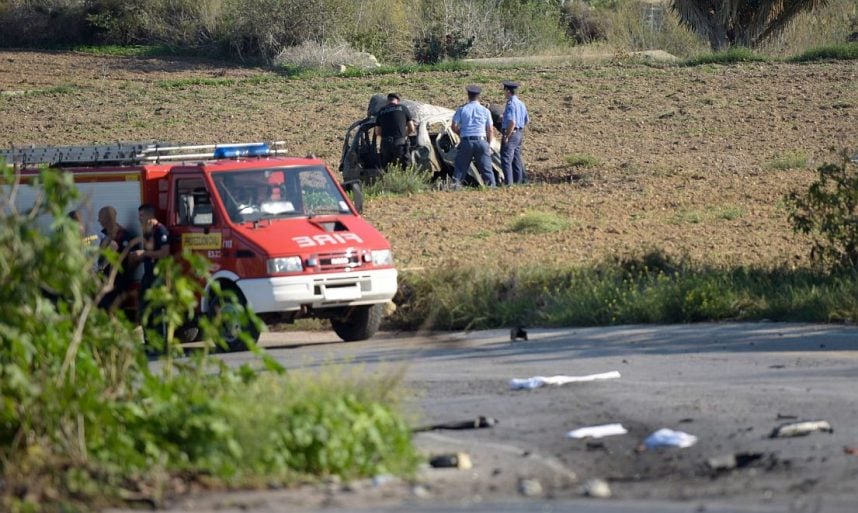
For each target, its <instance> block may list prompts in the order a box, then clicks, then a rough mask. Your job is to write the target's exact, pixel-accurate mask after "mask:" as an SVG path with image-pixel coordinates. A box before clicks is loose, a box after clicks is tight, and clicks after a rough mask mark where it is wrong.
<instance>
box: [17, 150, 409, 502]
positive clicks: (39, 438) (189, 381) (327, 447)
mask: <svg viewBox="0 0 858 513" xmlns="http://www.w3.org/2000/svg"><path fill="white" fill-rule="evenodd" d="M0 169H2V170H3V175H2V180H0V182H2V184H4V185H3V186H2V187H3V188H2V189H0V192H2V194H0V210H2V211H4V212H7V213H8V214H7V215H4V216H2V217H0V396H2V397H3V402H2V404H0V509H2V510H3V511H34V512H35V511H42V510H43V511H57V510H63V511H71V510H76V509H89V508H95V507H100V506H102V505H104V504H105V503H116V502H119V501H121V498H122V497H138V498H143V499H145V500H149V501H152V502H155V503H156V504H157V503H158V502H159V501H160V500H161V498H162V497H163V494H164V493H165V492H166V491H167V487H168V486H169V485H170V483H171V482H173V483H175V481H176V479H196V478H197V477H198V476H206V480H207V482H210V483H211V482H215V483H217V482H221V483H227V484H234V485H240V484H242V483H247V482H256V481H266V482H280V483H283V482H288V481H289V480H291V479H295V478H296V477H300V476H301V475H303V474H307V473H312V474H318V475H330V474H337V475H341V476H343V477H355V476H364V475H370V474H374V473H378V472H397V473H408V472H410V471H412V470H413V468H414V465H415V464H416V456H415V453H414V450H413V448H412V447H411V444H410V438H409V437H410V432H409V430H408V428H407V426H406V425H405V424H404V422H403V421H402V420H401V418H400V417H399V416H398V414H397V412H396V409H395V406H396V403H395V400H394V399H395V398H394V397H393V395H392V392H391V390H394V389H395V385H396V379H389V378H387V379H383V380H381V381H379V380H377V379H373V378H363V379H360V380H359V379H344V378H343V376H342V373H341V372H337V373H336V374H335V377H334V376H332V377H329V378H326V379H322V380H321V382H320V383H313V382H312V381H311V380H309V379H306V378H305V379H293V378H292V377H290V376H287V375H285V373H284V372H283V369H282V368H281V366H280V365H279V364H277V363H276V362H275V361H274V360H272V359H271V358H270V357H268V356H266V355H265V354H264V353H262V352H261V351H260V350H259V349H258V348H257V347H256V346H255V345H253V344H252V341H249V340H247V342H248V345H249V346H250V347H251V349H252V350H253V351H254V352H255V353H256V355H257V362H254V364H253V366H252V367H251V365H249V364H248V365H244V366H242V367H240V368H238V369H232V368H230V367H228V366H227V365H226V364H224V363H222V362H221V361H219V360H217V359H213V358H210V357H209V352H210V350H211V349H213V347H214V346H213V344H222V343H223V341H222V340H221V339H220V337H219V333H220V331H221V326H222V324H223V322H230V319H222V318H220V317H219V316H216V317H214V318H211V319H208V318H202V319H200V327H201V328H202V330H203V332H204V334H205V337H204V339H205V340H207V341H210V343H207V344H205V346H204V348H203V349H202V350H199V351H196V352H194V353H193V354H191V355H190V357H189V358H187V359H183V360H179V359H177V358H176V357H177V356H179V355H180V353H181V350H180V348H179V347H178V346H177V344H176V339H175V334H176V333H177V330H178V329H179V328H180V327H181V326H182V325H183V324H185V323H186V322H187V320H188V318H189V316H191V315H192V312H194V310H195V306H196V301H197V298H198V297H199V294H200V293H201V287H202V285H203V284H205V283H206V282H207V281H208V280H209V279H210V277H209V275H208V273H207V269H208V264H207V262H206V261H205V260H203V259H202V258H195V257H194V256H193V255H191V254H189V253H188V254H185V255H183V259H184V260H185V263H187V264H188V265H189V266H190V267H191V269H192V270H193V274H186V273H183V272H181V271H180V270H181V268H182V267H183V266H182V265H180V263H179V262H178V261H176V260H174V259H162V261H161V262H159V265H158V267H157V273H158V275H159V276H160V277H161V279H162V280H163V285H162V286H159V287H154V288H152V289H150V290H149V294H148V295H147V299H148V301H149V303H150V304H152V305H153V306H155V307H162V308H164V311H165V314H164V317H163V320H164V321H165V323H166V325H167V327H168V329H167V330H166V338H165V339H164V340H161V342H162V344H163V346H162V347H164V349H165V354H164V356H163V358H162V361H161V362H160V365H159V367H158V370H153V369H150V367H149V364H148V362H147V359H146V357H145V355H144V352H143V344H142V341H141V340H140V336H139V335H138V334H137V333H136V332H135V330H134V327H133V326H132V325H131V323H129V322H128V321H126V320H125V318H124V316H123V315H121V313H117V314H115V315H108V313H106V312H104V311H102V310H100V309H98V308H97V307H96V306H95V305H96V303H97V299H98V296H99V290H100V288H101V283H100V282H99V280H98V279H97V278H96V276H95V275H94V272H93V270H92V269H93V263H94V262H95V259H96V258H97V257H98V254H97V252H96V251H95V250H94V249H93V248H92V247H91V246H89V245H86V244H83V243H82V240H81V231H80V226H79V225H77V224H76V223H75V222H74V221H73V220H71V219H69V218H68V217H67V216H66V215H65V210H66V208H67V205H68V202H69V201H72V200H74V199H75V198H77V192H76V190H75V188H74V186H73V184H72V181H71V175H69V174H63V173H59V172H56V171H50V170H47V171H43V172H42V173H41V175H40V177H39V178H38V180H37V183H38V184H40V185H41V190H42V191H43V193H42V196H41V198H40V201H38V202H37V204H36V206H35V207H34V209H33V210H32V211H23V212H20V213H16V212H15V211H14V208H13V205H14V203H13V201H12V198H13V197H14V195H15V191H16V189H15V187H16V186H14V185H12V184H14V183H15V177H14V175H13V173H12V171H11V169H9V168H6V167H5V166H0ZM37 218H39V219H48V220H49V221H50V229H49V230H48V231H47V232H42V231H41V230H39V229H38V228H37V227H36V223H34V220H35V219H37ZM104 256H105V257H106V258H108V259H109V260H110V261H111V262H112V263H113V264H114V265H115V264H117V263H118V262H119V258H118V257H119V255H117V254H116V253H115V252H107V253H105V255H104ZM211 285H212V289H211V291H212V293H213V294H215V296H216V297H217V296H221V295H224V296H225V295H226V294H222V293H221V291H220V288H219V287H218V286H217V284H216V283H212V284H211ZM239 314H240V315H242V316H244V317H245V319H244V322H252V321H253V319H254V317H253V315H252V313H250V312H239ZM256 369H262V370H256ZM324 374H325V373H324V372H322V373H321V374H320V375H322V376H324ZM334 379H338V380H340V381H338V382H336V383H335V384H334V383H333V380H334ZM379 383H380V384H379ZM346 422H347V423H348V425H347V426H348V428H347V429H346V427H345V426H346V425H345V424H344V423H346ZM308 426H314V428H313V429H309V428H308ZM388 442H389V443H388ZM287 451H288V452H287ZM303 462H310V463H309V464H305V463H303Z"/></svg>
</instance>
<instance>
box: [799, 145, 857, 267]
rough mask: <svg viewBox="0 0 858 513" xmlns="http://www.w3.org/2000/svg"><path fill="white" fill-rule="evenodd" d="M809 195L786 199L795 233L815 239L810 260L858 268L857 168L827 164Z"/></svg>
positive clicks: (852, 165)
mask: <svg viewBox="0 0 858 513" xmlns="http://www.w3.org/2000/svg"><path fill="white" fill-rule="evenodd" d="M817 172H818V177H817V180H816V181H815V182H813V183H812V184H810V186H809V187H808V189H807V191H804V192H798V191H793V192H791V193H790V194H789V195H787V196H786V198H785V200H786V204H787V207H788V208H789V220H790V223H791V224H792V227H793V230H795V231H796V232H798V233H804V234H807V235H810V236H811V237H812V239H813V246H812V249H811V253H810V256H811V258H812V259H813V260H814V261H815V262H818V263H820V264H823V265H833V266H842V267H847V268H856V267H858V164H856V163H854V162H851V161H850V160H849V159H848V158H845V157H844V160H843V163H841V164H840V165H836V164H825V165H823V166H820V167H819V168H818V169H817Z"/></svg>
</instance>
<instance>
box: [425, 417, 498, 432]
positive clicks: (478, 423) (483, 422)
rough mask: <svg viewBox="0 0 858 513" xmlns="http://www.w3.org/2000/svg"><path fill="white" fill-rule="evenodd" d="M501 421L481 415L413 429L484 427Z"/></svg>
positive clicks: (432, 429) (492, 425)
mask: <svg viewBox="0 0 858 513" xmlns="http://www.w3.org/2000/svg"><path fill="white" fill-rule="evenodd" d="M499 422H500V421H498V419H495V418H492V417H484V416H482V415H480V416H479V417H477V418H475V419H471V420H459V421H453V422H442V423H440V424H432V425H429V426H422V427H417V428H414V429H413V430H412V431H413V432H415V433H419V432H422V431H435V430H438V429H483V428H490V427H494V426H496V425H497V424H498V423H499Z"/></svg>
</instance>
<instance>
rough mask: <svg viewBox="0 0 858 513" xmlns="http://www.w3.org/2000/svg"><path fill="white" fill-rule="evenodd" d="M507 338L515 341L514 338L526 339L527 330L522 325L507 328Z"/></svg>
mask: <svg viewBox="0 0 858 513" xmlns="http://www.w3.org/2000/svg"><path fill="white" fill-rule="evenodd" d="M509 339H510V340H512V341H513V342H515V341H516V340H519V339H521V340H527V330H525V329H524V326H516V327H514V328H512V329H511V330H509Z"/></svg>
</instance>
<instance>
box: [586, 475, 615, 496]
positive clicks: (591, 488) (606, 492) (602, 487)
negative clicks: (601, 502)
mask: <svg viewBox="0 0 858 513" xmlns="http://www.w3.org/2000/svg"><path fill="white" fill-rule="evenodd" d="M581 495H586V496H587V497H594V498H597V499H607V498H608V497H610V496H611V487H610V486H608V482H607V481H605V480H604V479H588V480H587V481H586V482H585V483H584V484H583V485H581Z"/></svg>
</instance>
